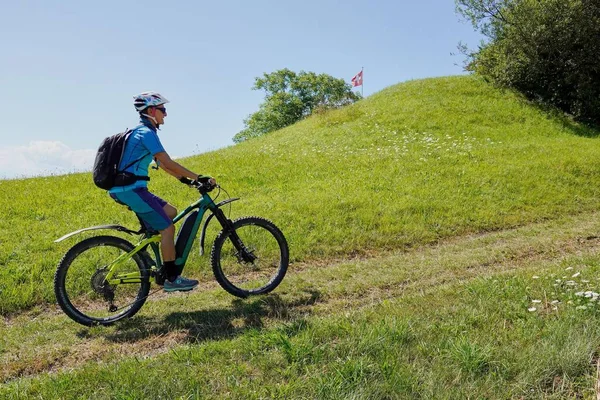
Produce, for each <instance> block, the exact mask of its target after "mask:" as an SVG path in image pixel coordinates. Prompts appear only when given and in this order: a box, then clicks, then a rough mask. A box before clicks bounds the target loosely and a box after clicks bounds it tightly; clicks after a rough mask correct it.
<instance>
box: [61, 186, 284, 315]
mask: <svg viewBox="0 0 600 400" xmlns="http://www.w3.org/2000/svg"><path fill="white" fill-rule="evenodd" d="M193 187H194V188H195V189H197V190H198V192H199V193H200V198H199V199H198V200H197V201H195V202H194V203H192V204H191V205H189V206H188V207H187V208H186V209H185V210H183V211H182V212H181V213H179V214H178V215H177V216H176V217H175V218H173V223H178V222H179V221H182V220H183V223H182V224H181V225H180V227H179V229H178V233H177V236H176V238H175V251H176V260H175V264H176V265H177V266H178V267H179V270H180V271H181V270H182V269H183V267H184V266H185V263H186V262H187V259H188V256H189V254H190V251H191V248H192V245H193V243H194V240H195V239H196V236H197V235H198V232H199V230H200V224H201V222H202V220H203V217H204V215H205V214H206V213H207V211H208V212H209V214H210V215H209V216H208V217H207V218H206V220H205V222H204V225H203V227H202V231H201V238H200V255H203V254H204V241H205V237H206V230H207V227H208V224H209V223H210V222H211V220H213V218H216V220H217V221H218V222H219V223H220V224H221V227H222V230H221V231H220V233H219V234H218V235H217V236H216V238H215V240H214V242H213V245H212V249H211V253H210V264H211V266H212V271H213V274H214V276H215V278H216V280H217V282H218V283H219V284H220V285H221V287H223V289H225V290H226V291H227V292H229V293H231V294H232V295H234V296H237V297H241V298H245V297H248V296H252V295H259V294H264V293H268V292H270V291H272V290H273V289H275V288H276V287H277V286H278V285H279V284H280V283H281V281H282V280H283V278H284V276H285V274H286V272H287V268H288V264H289V249H288V244H287V241H286V239H285V236H284V235H283V233H282V232H281V230H280V229H279V228H278V227H277V226H275V224H274V223H273V222H271V221H269V220H267V219H264V218H260V217H242V218H238V219H236V220H234V221H232V220H230V219H229V218H228V217H227V216H226V215H225V213H224V212H223V210H222V208H223V206H225V205H227V204H229V211H231V204H230V203H231V202H233V201H236V200H239V198H237V197H236V198H231V197H230V198H228V199H226V200H223V201H221V202H220V203H215V201H214V200H213V198H212V197H211V196H210V195H209V194H208V193H209V192H210V191H211V190H212V189H214V187H211V186H210V183H199V182H197V183H195V184H194V185H193ZM217 188H219V191H218V194H217V195H216V197H215V199H216V198H218V197H219V194H220V193H221V188H220V187H219V186H217ZM225 193H226V192H225ZM138 219H139V217H138ZM140 224H141V228H140V229H139V230H138V231H134V230H132V229H128V228H126V227H124V226H121V225H99V226H92V227H89V228H84V229H80V230H77V231H75V232H71V233H69V234H66V235H64V236H63V237H61V238H59V239H57V240H55V242H57V243H58V242H61V241H63V240H65V239H67V238H70V237H72V236H74V235H77V234H80V233H82V232H86V231H91V230H100V229H108V230H111V229H112V230H116V231H119V232H123V233H126V234H130V235H139V240H138V241H137V243H135V244H132V243H130V242H129V241H127V240H125V239H123V238H121V237H117V236H105V235H103V236H93V237H90V238H87V239H84V240H82V241H80V242H79V243H77V244H76V245H74V246H73V247H72V248H71V249H69V250H68V251H67V253H66V254H65V255H64V256H63V258H62V259H61V260H60V262H59V263H58V266H57V269H56V273H55V275H54V293H55V295H56V300H57V302H58V304H59V306H60V307H61V309H62V310H63V311H64V312H65V313H66V314H67V315H68V316H69V317H70V318H71V319H73V320H74V321H76V322H78V323H80V324H83V325H87V326H92V325H110V324H113V323H114V322H116V321H118V320H121V319H123V318H128V317H132V316H133V315H134V314H135V313H137V312H138V311H139V310H140V308H141V307H142V306H143V305H144V303H145V302H146V299H147V298H148V296H149V295H150V294H149V292H150V286H151V283H152V281H155V282H156V283H158V284H160V283H161V282H164V276H163V274H162V271H161V269H160V266H161V265H162V262H161V255H160V234H159V233H158V232H156V231H152V230H148V229H147V228H145V226H144V224H143V223H142V221H141V220H140ZM151 254H152V255H151ZM161 289H162V288H159V289H157V290H156V291H158V290H161ZM156 291H155V292H156ZM155 292H153V293H155ZM153 293H151V294H153Z"/></svg>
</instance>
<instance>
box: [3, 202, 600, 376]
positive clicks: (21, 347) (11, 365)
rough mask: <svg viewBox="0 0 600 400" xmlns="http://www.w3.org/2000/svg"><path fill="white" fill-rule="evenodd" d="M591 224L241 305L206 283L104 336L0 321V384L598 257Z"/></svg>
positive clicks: (416, 253) (311, 280)
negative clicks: (488, 277)
mask: <svg viewBox="0 0 600 400" xmlns="http://www.w3.org/2000/svg"><path fill="white" fill-rule="evenodd" d="M598 216H600V214H598V213H593V214H586V215H579V216H573V217H566V218H563V219H561V220H559V221H549V222H545V223H539V224H533V225H529V226H526V227H522V228H518V229H512V230H506V231H497V232H491V233H484V234H478V235H470V236H464V237H457V238H453V239H450V240H445V241H443V242H441V243H438V244H436V245H431V246H423V247H420V248H416V249H411V250H408V251H395V252H394V251H388V252H382V253H380V254H379V255H376V256H373V257H368V258H355V259H352V260H340V259H338V260H332V261H330V262H323V261H321V262H319V263H303V264H294V265H293V266H292V267H291V268H290V272H289V275H288V276H287V277H286V279H285V280H284V283H283V284H282V286H281V287H280V288H279V289H278V290H277V291H276V292H275V293H274V294H272V295H269V296H266V297H262V298H260V297H259V298H254V299H250V300H245V301H243V300H239V299H235V298H232V297H231V296H229V295H228V294H226V293H225V292H223V291H222V290H221V289H220V288H219V287H218V286H217V284H216V283H214V284H207V285H206V286H205V287H203V290H202V291H198V290H197V291H196V292H195V293H180V294H175V295H172V294H171V295H168V296H167V295H161V296H158V297H157V298H155V299H152V300H151V301H148V303H147V304H146V305H145V306H144V308H143V309H142V311H140V313H139V315H138V316H136V317H134V318H133V319H131V320H126V321H123V322H121V323H119V324H117V325H116V326H113V327H108V328H104V327H94V328H84V327H81V326H79V325H77V324H75V323H74V322H71V321H70V320H69V319H68V318H67V317H66V316H64V315H63V314H62V313H60V312H59V311H58V310H57V309H56V307H54V309H53V308H52V307H51V306H46V307H43V308H40V309H38V310H36V311H30V312H25V313H22V314H18V315H14V316H12V317H10V318H5V320H4V324H3V326H0V335H2V337H3V339H4V343H3V344H2V345H0V364H1V365H2V369H1V372H0V382H5V383H6V382H9V381H11V380H14V379H18V378H22V377H28V376H35V375H37V374H40V373H45V372H56V371H63V370H68V369H74V368H79V367H81V366H83V365H85V364H86V363H90V362H118V361H119V359H120V358H121V357H123V356H126V357H144V358H145V357H152V356H155V355H157V354H161V353H164V352H166V351H169V350H171V349H173V348H175V347H176V346H180V345H189V344H198V343H202V342H203V341H207V340H221V339H226V338H231V337H235V336H237V335H240V334H243V333H244V332H245V331H247V330H248V329H264V328H268V327H270V326H273V325H275V324H277V323H281V322H282V321H289V320H294V319H298V318H304V317H306V316H310V315H315V314H318V315H324V316H326V315H333V314H335V313H337V312H339V310H340V309H343V308H345V307H348V306H352V307H368V306H371V305H375V304H378V303H380V302H381V301H384V300H385V299H390V298H396V297H400V296H406V295H413V294H419V293H431V292H434V291H435V290H438V288H439V287H440V286H448V285H457V284H461V283H464V282H466V281H468V280H471V279H474V278H477V277H481V276H485V275H490V274H501V273H510V272H512V271H515V270H517V269H523V268H532V267H539V264H540V263H547V262H560V260H562V259H564V258H567V257H572V256H578V255H582V254H585V255H592V254H598V253H599V252H600V240H599V239H598V237H596V236H595V232H598V231H599V230H600V221H598V218H597V217H598ZM48 310H49V312H47V311H48Z"/></svg>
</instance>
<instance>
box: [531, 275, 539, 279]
mask: <svg viewBox="0 0 600 400" xmlns="http://www.w3.org/2000/svg"><path fill="white" fill-rule="evenodd" d="M532 278H533V279H540V277H539V276H537V275H534V276H532Z"/></svg>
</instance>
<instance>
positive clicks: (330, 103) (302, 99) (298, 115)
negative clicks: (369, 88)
mask: <svg viewBox="0 0 600 400" xmlns="http://www.w3.org/2000/svg"><path fill="white" fill-rule="evenodd" d="M252 89H253V90H264V91H265V101H264V102H263V103H262V104H261V105H260V108H259V110H258V111H257V112H255V113H254V114H251V115H250V116H249V117H248V118H247V119H245V120H244V125H245V128H244V130H242V131H240V132H238V133H237V134H236V135H235V136H234V137H233V141H234V142H235V143H239V142H243V141H244V140H248V139H250V138H253V137H257V136H261V135H264V134H266V133H269V132H272V131H275V130H277V129H281V128H284V127H286V126H288V125H291V124H293V123H295V122H297V121H299V120H301V119H302V118H305V117H307V116H309V115H311V114H312V113H314V112H316V111H321V110H326V109H330V108H338V107H342V106H345V105H347V104H351V103H354V102H355V101H357V100H359V99H360V95H359V94H357V93H354V92H353V91H352V86H350V84H348V83H346V82H344V80H343V79H337V78H334V77H332V76H330V75H327V74H319V75H317V74H315V73H314V72H304V71H300V73H295V72H293V71H290V70H289V69H287V68H285V69H281V70H278V71H275V72H272V73H270V74H267V73H265V74H263V76H262V77H258V78H256V81H255V82H254V86H253V87H252Z"/></svg>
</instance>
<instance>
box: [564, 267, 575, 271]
mask: <svg viewBox="0 0 600 400" xmlns="http://www.w3.org/2000/svg"><path fill="white" fill-rule="evenodd" d="M572 269H573V267H568V268H567V269H565V271H571V270H572Z"/></svg>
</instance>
